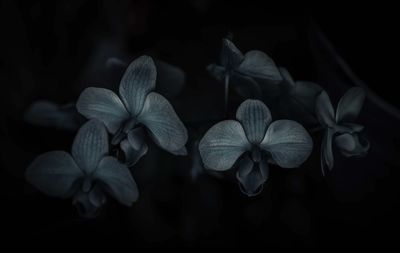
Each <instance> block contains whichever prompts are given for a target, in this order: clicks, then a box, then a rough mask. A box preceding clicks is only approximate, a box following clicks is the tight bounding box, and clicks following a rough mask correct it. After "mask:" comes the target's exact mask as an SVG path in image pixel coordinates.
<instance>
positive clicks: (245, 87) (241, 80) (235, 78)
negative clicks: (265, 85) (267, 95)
mask: <svg viewBox="0 0 400 253" xmlns="http://www.w3.org/2000/svg"><path fill="white" fill-rule="evenodd" d="M229 84H230V85H231V87H232V88H233V89H234V90H235V92H236V93H237V94H239V95H240V96H242V97H243V98H252V99H261V98H262V95H263V92H262V90H261V87H260V85H259V84H258V83H257V82H256V81H255V80H254V78H252V77H250V76H245V75H242V74H239V73H235V72H234V73H232V74H231V76H230V79H229Z"/></svg>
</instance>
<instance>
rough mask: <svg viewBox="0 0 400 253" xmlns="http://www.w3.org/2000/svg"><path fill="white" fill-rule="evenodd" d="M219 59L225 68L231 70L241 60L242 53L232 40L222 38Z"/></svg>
mask: <svg viewBox="0 0 400 253" xmlns="http://www.w3.org/2000/svg"><path fill="white" fill-rule="evenodd" d="M220 61H221V65H222V66H224V67H226V68H227V70H232V69H234V68H236V67H237V66H238V65H239V64H240V63H241V62H242V61H243V54H242V52H240V50H239V49H238V48H237V47H236V46H235V44H233V42H232V41H230V40H229V39H223V40H222V49H221V58H220Z"/></svg>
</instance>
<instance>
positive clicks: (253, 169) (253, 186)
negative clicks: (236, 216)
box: [236, 156, 269, 197]
mask: <svg viewBox="0 0 400 253" xmlns="http://www.w3.org/2000/svg"><path fill="white" fill-rule="evenodd" d="M268 175H269V168H268V163H267V162H266V161H265V159H262V160H261V161H260V162H259V163H254V162H253V161H252V160H251V159H250V158H249V157H248V156H245V157H243V159H241V160H240V162H239V169H238V171H237V172H236V178H237V180H238V181H239V183H240V190H241V191H242V192H243V193H244V194H246V195H247V196H249V197H251V196H256V195H258V194H259V193H261V191H262V189H263V184H264V183H265V182H266V181H267V179H268Z"/></svg>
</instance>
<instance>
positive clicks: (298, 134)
mask: <svg viewBox="0 0 400 253" xmlns="http://www.w3.org/2000/svg"><path fill="white" fill-rule="evenodd" d="M260 146H261V148H263V149H264V150H266V151H268V152H269V153H271V155H272V159H273V160H274V161H275V162H276V163H277V164H278V165H279V166H280V167H282V168H294V167H298V166H300V165H301V164H302V163H304V162H305V161H306V160H307V158H308V157H309V156H310V154H311V151H312V148H313V142H312V139H311V137H310V135H309V134H308V132H307V131H306V129H304V127H303V126H302V125H300V124H299V123H297V122H295V121H292V120H277V121H275V122H273V123H272V124H271V125H270V126H269V128H268V130H267V133H266V134H265V138H264V140H263V141H262V142H261V144H260Z"/></svg>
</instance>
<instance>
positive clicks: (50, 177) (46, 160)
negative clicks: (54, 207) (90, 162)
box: [25, 151, 84, 198]
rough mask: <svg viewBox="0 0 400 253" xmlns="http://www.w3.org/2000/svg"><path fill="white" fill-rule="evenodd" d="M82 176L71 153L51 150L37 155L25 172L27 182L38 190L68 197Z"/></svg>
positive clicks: (55, 195)
mask: <svg viewBox="0 0 400 253" xmlns="http://www.w3.org/2000/svg"><path fill="white" fill-rule="evenodd" d="M83 176H84V174H83V172H82V171H81V170H80V169H79V168H78V166H77V165H76V163H75V161H74V160H73V159H72V157H71V155H70V154H68V153H67V152H64V151H52V152H48V153H45V154H43V155H40V156H38V157H37V158H36V159H35V160H34V161H33V162H32V163H31V165H29V167H28V169H27V170H26V172H25V177H26V180H28V182H30V183H31V184H33V185H34V186H35V187H36V188H37V189H39V190H40V191H42V192H44V193H46V194H48V195H50V196H54V197H62V198H68V197H70V196H71V195H72V194H73V193H74V191H75V190H76V189H77V187H78V181H79V179H81V178H82V177H83Z"/></svg>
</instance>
